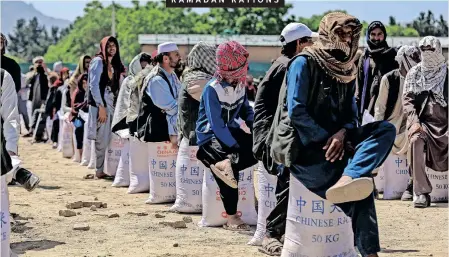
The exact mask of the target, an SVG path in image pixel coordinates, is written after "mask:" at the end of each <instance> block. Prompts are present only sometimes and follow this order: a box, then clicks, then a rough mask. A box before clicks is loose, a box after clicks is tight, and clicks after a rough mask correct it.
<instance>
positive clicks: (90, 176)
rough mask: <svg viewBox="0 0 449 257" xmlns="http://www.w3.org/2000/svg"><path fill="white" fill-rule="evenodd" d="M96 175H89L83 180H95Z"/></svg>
mask: <svg viewBox="0 0 449 257" xmlns="http://www.w3.org/2000/svg"><path fill="white" fill-rule="evenodd" d="M94 178H95V175H94V174H87V175H85V176H84V177H83V179H94Z"/></svg>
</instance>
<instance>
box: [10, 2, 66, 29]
mask: <svg viewBox="0 0 449 257" xmlns="http://www.w3.org/2000/svg"><path fill="white" fill-rule="evenodd" d="M33 17H36V18H37V19H38V21H39V24H40V25H44V26H45V28H46V29H47V30H48V31H50V30H51V27H52V26H57V27H59V28H60V29H63V28H66V27H67V26H69V25H70V23H71V22H70V21H69V20H64V19H56V18H52V17H49V16H46V15H45V14H43V13H41V12H40V11H38V10H37V9H36V8H34V6H33V4H27V3H25V2H23V1H1V31H2V33H3V34H5V35H8V34H9V33H11V32H12V31H13V30H14V27H15V26H16V24H17V21H18V20H19V19H25V20H26V21H29V20H31V19H32V18H33Z"/></svg>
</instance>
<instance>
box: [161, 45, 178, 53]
mask: <svg viewBox="0 0 449 257" xmlns="http://www.w3.org/2000/svg"><path fill="white" fill-rule="evenodd" d="M174 51H178V46H177V45H176V44H175V43H173V42H165V43H162V44H160V45H158V46H157V53H158V54H160V53H169V52H174Z"/></svg>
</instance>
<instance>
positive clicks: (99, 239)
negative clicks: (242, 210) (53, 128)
mask: <svg viewBox="0 0 449 257" xmlns="http://www.w3.org/2000/svg"><path fill="white" fill-rule="evenodd" d="M20 149H21V151H20V155H21V158H22V159H23V160H24V166H25V167H27V168H29V169H31V170H32V171H33V172H35V173H36V174H38V175H39V176H40V178H41V184H40V186H39V187H38V188H37V189H36V190H35V191H34V192H32V193H28V192H27V191H25V190H24V189H23V188H21V187H17V186H14V187H10V200H11V212H13V213H17V214H19V215H20V217H19V218H18V219H17V220H18V221H19V223H20V224H22V225H20V226H16V227H15V228H14V232H13V233H12V238H11V241H12V249H13V250H14V251H15V252H16V253H18V254H20V256H45V257H51V256H55V257H62V256H77V257H78V256H81V257H82V256H89V257H91V256H93V257H98V256H120V257H122V256H130V257H140V256H146V257H168V256H170V257H211V256H213V257H229V256H235V257H247V256H264V255H262V254H260V253H258V251H257V247H253V246H248V245H246V243H247V242H248V241H249V239H250V238H251V233H248V234H239V233H236V232H229V231H225V230H223V229H219V228H199V227H198V226H197V225H196V224H197V222H198V221H199V220H200V216H199V215H196V216H195V215H190V216H191V217H192V218H193V221H194V222H193V223H189V224H187V229H174V228H171V227H164V226H162V225H159V222H161V221H178V220H182V217H183V216H185V215H180V214H173V213H166V212H165V211H166V210H167V209H168V207H169V205H146V204H145V203H144V202H145V200H146V199H147V197H148V194H137V195H129V194H127V193H126V188H112V187H111V186H110V185H111V183H112V182H111V181H103V180H83V179H82V177H83V176H84V175H85V174H87V173H88V172H89V171H90V172H91V170H87V168H86V167H80V166H79V165H78V164H76V163H73V162H72V161H71V160H69V159H63V158H62V154H61V153H58V152H56V151H55V150H52V149H51V146H50V145H48V144H47V145H46V144H38V145H30V143H28V141H27V140H24V139H21V140H20ZM95 198H98V200H99V201H102V202H106V203H107V205H108V206H107V208H106V209H98V210H97V211H91V210H90V209H89V208H83V209H78V210H75V211H76V212H80V213H81V214H80V215H77V216H75V217H69V218H65V217H61V216H59V215H58V212H59V210H63V209H65V204H66V203H67V202H74V201H94V199H95ZM376 207H377V213H378V219H379V229H380V234H381V244H382V248H383V251H382V253H381V254H380V256H382V257H384V256H385V257H386V256H389V257H390V256H391V257H405V256H407V257H411V256H435V257H436V256H438V257H446V256H448V213H447V204H437V205H435V204H433V206H432V207H431V208H427V209H425V210H422V209H414V208H413V207H412V206H411V204H410V203H408V202H407V203H405V202H400V201H377V202H376ZM128 212H135V213H137V212H147V213H148V214H149V215H148V216H137V215H130V214H128ZM113 213H117V214H119V216H120V217H119V218H108V217H105V216H101V214H104V215H109V214H113ZM155 213H160V214H162V215H164V216H165V218H155V217H154V214H155ZM78 223H86V224H88V225H89V226H90V230H89V231H74V230H73V225H74V224H78ZM175 243H177V244H179V246H178V247H174V244H175Z"/></svg>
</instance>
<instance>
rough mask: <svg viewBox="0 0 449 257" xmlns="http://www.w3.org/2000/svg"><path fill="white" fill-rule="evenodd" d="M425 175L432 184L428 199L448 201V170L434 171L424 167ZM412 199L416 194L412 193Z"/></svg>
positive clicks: (439, 201)
mask: <svg viewBox="0 0 449 257" xmlns="http://www.w3.org/2000/svg"><path fill="white" fill-rule="evenodd" d="M426 173H427V177H428V178H429V181H430V184H431V185H432V192H431V193H430V199H431V202H432V203H447V202H448V177H447V175H448V172H447V171H444V172H441V171H434V170H432V169H431V168H428V167H426ZM413 201H416V195H415V194H414V193H413Z"/></svg>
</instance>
